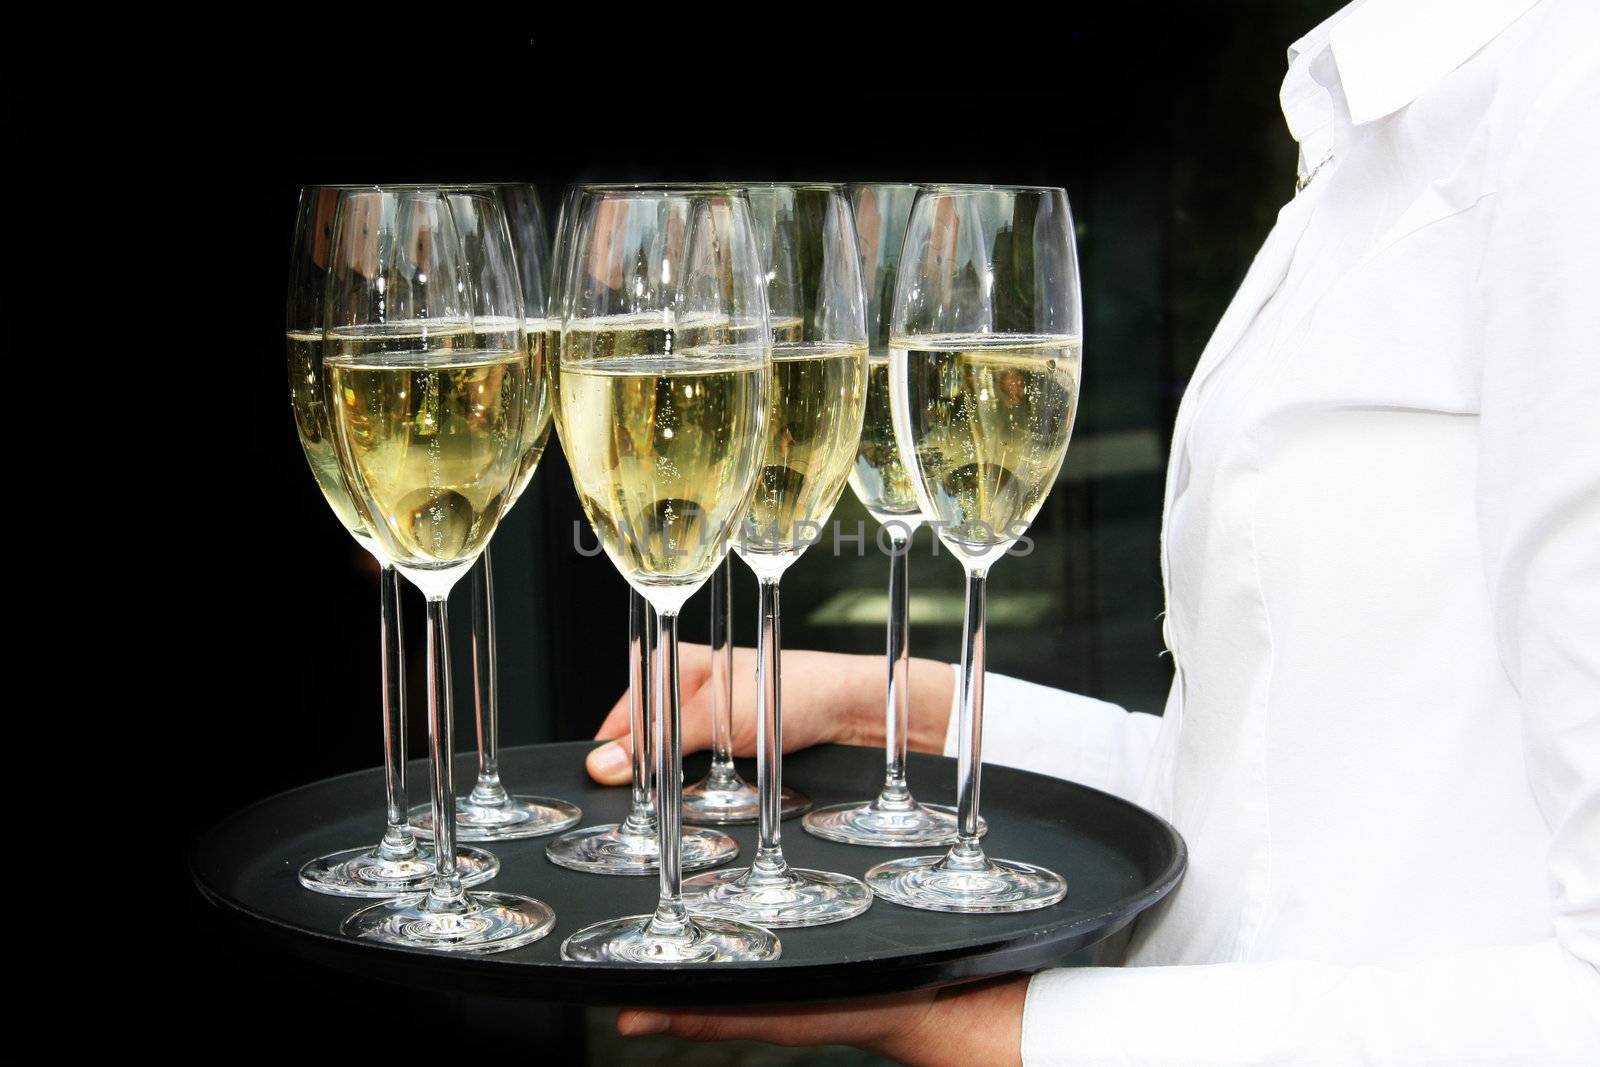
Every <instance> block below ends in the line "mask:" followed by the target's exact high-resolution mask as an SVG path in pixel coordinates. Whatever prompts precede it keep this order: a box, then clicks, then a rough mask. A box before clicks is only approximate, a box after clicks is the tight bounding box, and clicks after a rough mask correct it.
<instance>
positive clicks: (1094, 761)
mask: <svg viewBox="0 0 1600 1067" xmlns="http://www.w3.org/2000/svg"><path fill="white" fill-rule="evenodd" d="M983 704H984V718H983V759H984V762H985V763H998V764H1002V765H1003V766H1006V767H1018V768H1021V769H1022V770H1025V771H1037V772H1038V773H1040V774H1048V775H1051V776H1053V777H1056V778H1066V779H1068V780H1070V781H1074V782H1079V783H1081V784H1083V785H1087V786H1092V787H1093V788H1095V789H1102V790H1104V791H1106V792H1107V793H1113V794H1115V795H1116V796H1119V797H1123V798H1124V799H1128V800H1132V799H1133V798H1134V796H1135V794H1136V793H1137V792H1138V789H1139V783H1140V782H1141V781H1143V779H1144V773H1145V768H1146V767H1147V766H1148V765H1149V762H1150V753H1151V750H1152V746H1153V745H1154V743H1155V737H1156V731H1157V729H1158V728H1159V727H1160V725H1161V717H1160V716H1158V715H1149V714H1146V713H1144V712H1137V711H1135V712H1130V711H1127V710H1126V709H1124V708H1122V707H1120V706H1119V705H1116V704H1111V703H1108V702H1106V701H1104V700H1096V699H1094V698H1093V697H1086V696H1083V695H1081V694H1079V693H1069V692H1066V691H1065V690H1062V689H1051V688H1050V687H1048V686H1043V685H1035V684H1034V683H1033V682H1024V681H1022V680H1020V679H1017V678H1008V677H1006V676H1005V675H1003V674H990V675H987V676H986V678H985V679H984V701H983ZM960 716H961V671H960V669H959V668H957V669H956V687H955V695H954V696H953V697H952V699H951V704H950V725H949V728H948V729H947V730H946V732H945V738H944V752H945V755H947V756H954V755H955V754H956V740H957V736H958V732H959V730H960Z"/></svg>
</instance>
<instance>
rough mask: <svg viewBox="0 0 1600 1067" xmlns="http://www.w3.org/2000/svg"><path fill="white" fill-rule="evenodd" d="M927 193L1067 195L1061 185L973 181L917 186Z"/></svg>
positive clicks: (930, 183) (929, 183) (928, 183)
mask: <svg viewBox="0 0 1600 1067" xmlns="http://www.w3.org/2000/svg"><path fill="white" fill-rule="evenodd" d="M917 188H918V189H919V190H921V191H922V192H927V193H1060V194H1061V195H1062V196H1063V197H1065V196H1066V195H1067V190H1066V187H1065V186H1061V185H986V184H983V183H973V182H925V183H923V184H921V185H919V186H918V187H917Z"/></svg>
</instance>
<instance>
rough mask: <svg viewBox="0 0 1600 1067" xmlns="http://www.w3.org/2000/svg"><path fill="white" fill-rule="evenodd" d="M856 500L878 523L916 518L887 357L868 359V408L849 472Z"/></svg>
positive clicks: (915, 504) (885, 355)
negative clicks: (897, 428)
mask: <svg viewBox="0 0 1600 1067" xmlns="http://www.w3.org/2000/svg"><path fill="white" fill-rule="evenodd" d="M850 488H851V489H853V490H855V494H856V499H857V500H860V501H861V503H862V505H863V506H864V507H865V508H866V509H867V510H868V511H870V512H871V513H872V516H873V518H875V519H877V520H878V521H879V522H888V521H892V520H899V521H901V522H908V521H911V520H912V519H913V518H915V517H917V516H919V514H920V513H919V509H918V505H917V493H916V490H915V489H914V488H912V485H911V474H910V472H909V471H907V470H906V465H905V463H903V462H902V461H901V459H900V449H899V447H898V445H897V444H896V443H895V439H894V415H893V414H892V412H891V411H890V407H889V356H888V354H887V353H885V354H883V355H872V356H870V357H868V359H867V406H866V413H865V414H864V415H863V416H862V419H861V447H860V448H858V449H857V450H856V462H855V466H854V467H853V468H852V469H851V471H850Z"/></svg>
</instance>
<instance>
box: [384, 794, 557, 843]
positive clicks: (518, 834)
mask: <svg viewBox="0 0 1600 1067" xmlns="http://www.w3.org/2000/svg"><path fill="white" fill-rule="evenodd" d="M409 818H410V820H411V825H412V827H413V828H414V829H415V830H416V831H417V833H418V834H420V835H422V836H423V837H428V838H431V837H432V836H433V809H432V808H431V807H429V806H427V805H424V806H422V807H418V808H413V809H412V810H411V812H410V815H409ZM581 818H583V811H582V810H581V809H580V808H579V807H578V806H577V805H576V804H569V803H567V802H566V801H565V800H557V799H555V798H554V797H528V796H508V797H506V800H505V803H503V804H493V805H490V804H474V803H473V802H472V799H471V798H470V797H456V840H457V841H520V840H521V839H523V838H526V837H543V836H544V835H545V834H555V833H560V832H561V831H562V830H567V829H570V828H572V827H574V826H576V825H578V820H579V819H581Z"/></svg>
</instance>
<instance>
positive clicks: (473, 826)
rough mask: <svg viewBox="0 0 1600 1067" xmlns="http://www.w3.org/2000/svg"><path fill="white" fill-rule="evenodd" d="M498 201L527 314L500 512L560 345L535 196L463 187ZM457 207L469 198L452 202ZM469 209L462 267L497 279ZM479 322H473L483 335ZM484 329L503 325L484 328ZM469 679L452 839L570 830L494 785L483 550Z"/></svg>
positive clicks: (546, 243)
mask: <svg viewBox="0 0 1600 1067" xmlns="http://www.w3.org/2000/svg"><path fill="white" fill-rule="evenodd" d="M465 188H473V189H479V190H483V191H485V192H487V193H489V194H492V195H494V196H496V197H498V198H499V201H500V207H501V210H502V212H503V213H504V215H505V219H506V222H507V224H508V225H509V227H510V231H511V248H512V250H513V251H514V252H515V254H516V258H517V275H518V277H520V278H521V279H522V302H523V311H524V314H525V315H526V316H527V320H526V327H525V329H526V333H525V336H526V338H527V345H528V360H529V365H528V375H529V382H530V388H529V390H528V396H529V406H528V413H527V419H528V426H529V427H530V429H529V431H528V433H527V434H526V437H525V442H526V448H525V450H524V452H523V454H522V463H521V464H520V465H519V467H518V468H517V476H516V480H515V481H514V482H513V484H512V490H511V500H510V503H508V504H507V506H506V510H507V511H509V510H510V509H511V507H512V506H514V505H515V504H516V502H517V501H518V500H519V499H520V498H521V496H522V493H523V491H524V490H525V489H527V487H528V483H529V482H531V481H533V475H534V472H535V471H536V470H537V469H538V466H539V460H540V459H541V458H542V457H543V456H544V449H545V443H546V441H548V439H549V437H550V409H551V400H550V370H549V367H550V361H551V359H552V358H553V352H552V351H551V350H550V347H549V346H550V345H551V343H552V341H559V339H560V329H559V327H555V328H551V326H550V324H549V322H548V320H547V319H546V316H545V308H546V304H547V302H548V299H547V290H546V287H545V276H546V274H547V273H548V265H549V259H550V237H549V232H548V231H547V230H546V229H545V224H544V211H543V210H542V209H541V208H540V206H539V194H538V191H537V190H535V189H534V188H533V186H531V185H526V184H518V183H507V184H499V185H483V186H468V187H465ZM453 203H454V204H456V205H462V204H470V203H471V201H467V200H463V199H457V200H454V201H453ZM476 219H477V215H476V213H474V212H463V215H462V217H461V218H458V219H457V220H456V224H457V229H458V231H459V232H460V235H461V239H462V242H463V244H464V245H465V247H466V251H467V255H468V262H469V263H470V264H471V270H472V271H473V273H474V274H479V273H482V272H484V271H489V272H491V273H496V274H502V275H503V274H504V271H503V269H501V268H500V266H499V265H498V264H496V263H494V261H493V258H494V254H495V252H496V251H497V250H498V249H499V248H500V246H499V245H498V243H497V242H495V241H492V240H487V241H486V240H485V239H484V236H483V235H482V234H480V233H479V232H477V227H476V225H475V221H476ZM485 325H486V324H483V323H480V324H479V329H480V330H482V329H483V328H484V326H485ZM487 325H488V327H489V328H490V329H495V328H500V329H503V328H504V325H505V324H504V323H500V324H495V323H488V324H487ZM469 588H470V589H471V592H472V682H473V711H474V713H475V714H474V720H475V722H476V725H477V734H478V778H477V781H476V782H474V783H473V786H472V791H471V792H470V793H468V794H467V795H466V796H461V797H457V798H456V838H457V840H460V841H510V840H517V839H521V838H527V837H541V836H543V835H545V834H552V833H557V832H559V831H561V830H565V829H567V828H568V827H570V826H575V825H577V823H578V820H579V819H581V818H582V817H583V812H582V811H581V810H579V808H578V806H577V805H576V804H571V803H568V802H567V801H565V800H557V799H555V798H554V797H540V796H527V795H523V794H516V795H513V794H511V793H510V792H508V791H507V790H506V787H505V785H504V784H503V783H502V782H501V781H500V685H499V669H498V664H497V662H496V659H497V652H498V642H497V638H496V632H495V621H494V615H495V613H494V561H493V558H492V550H491V548H490V546H488V545H485V546H484V548H483V554H482V555H481V556H479V557H478V563H477V565H476V566H475V567H474V568H473V569H472V576H471V585H470V587H469ZM411 819H412V823H413V825H415V826H416V827H417V830H418V832H419V833H422V834H423V835H425V836H432V834H433V819H432V817H431V815H430V814H429V813H428V808H427V806H426V805H423V806H421V807H419V808H417V809H416V810H415V811H413V812H412V813H411Z"/></svg>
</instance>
